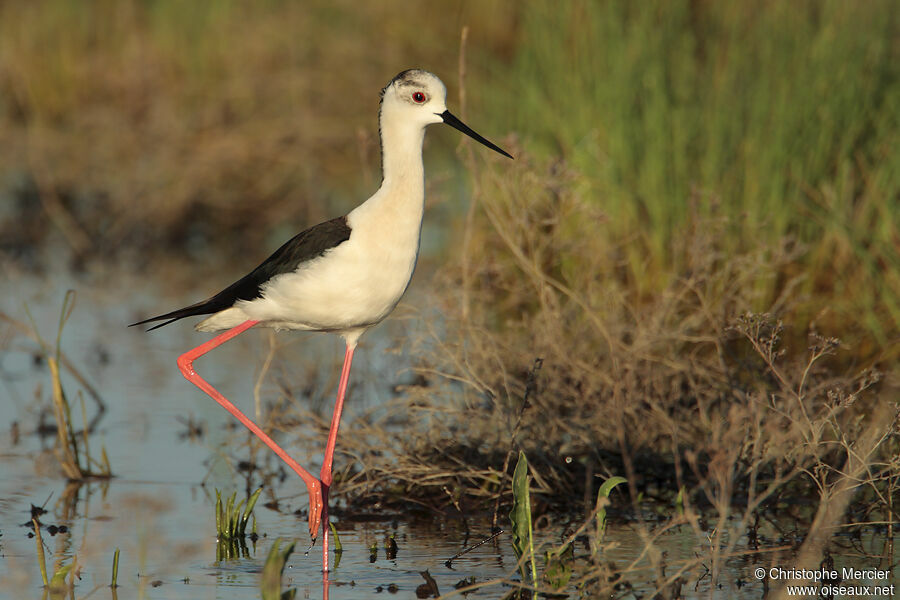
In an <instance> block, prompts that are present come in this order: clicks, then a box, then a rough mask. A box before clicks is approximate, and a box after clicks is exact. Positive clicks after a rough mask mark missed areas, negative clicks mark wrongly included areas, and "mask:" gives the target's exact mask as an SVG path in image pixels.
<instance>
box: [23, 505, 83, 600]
mask: <svg viewBox="0 0 900 600" xmlns="http://www.w3.org/2000/svg"><path fill="white" fill-rule="evenodd" d="M31 524H32V525H33V526H34V539H35V542H36V543H37V559H38V567H39V568H40V570H41V580H42V581H43V582H44V588H45V589H48V590H50V591H51V592H54V591H60V590H65V589H66V588H68V587H71V585H72V584H71V583H68V584H67V583H66V576H68V574H69V573H70V572H71V571H72V567H73V566H75V560H76V559H75V558H73V559H72V562H70V563H69V564H67V565H62V566H60V567H59V569H57V570H56V572H55V573H53V577H51V578H50V580H49V581H48V580H47V559H46V556H45V554H44V540H43V538H42V537H41V524H40V523H38V520H37V518H36V517H32V518H31Z"/></svg>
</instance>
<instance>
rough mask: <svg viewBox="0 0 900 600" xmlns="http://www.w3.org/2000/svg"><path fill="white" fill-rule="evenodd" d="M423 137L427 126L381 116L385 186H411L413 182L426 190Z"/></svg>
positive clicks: (383, 186) (382, 165)
mask: <svg viewBox="0 0 900 600" xmlns="http://www.w3.org/2000/svg"><path fill="white" fill-rule="evenodd" d="M386 121H387V122H386ZM390 121H393V122H390ZM424 139H425V128H424V127H422V126H421V125H418V124H415V123H409V122H403V121H401V122H397V119H388V118H386V117H385V116H384V115H382V116H381V167H382V175H383V180H382V182H381V187H382V188H386V187H394V186H397V185H401V186H403V187H406V188H407V189H408V187H407V186H411V185H412V186H419V187H422V189H423V192H424V189H425V171H424V167H423V166H422V143H423V141H424Z"/></svg>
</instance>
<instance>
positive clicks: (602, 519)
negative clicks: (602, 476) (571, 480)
mask: <svg viewBox="0 0 900 600" xmlns="http://www.w3.org/2000/svg"><path fill="white" fill-rule="evenodd" d="M626 481H627V480H626V479H625V478H624V477H619V476H615V477H610V478H609V479H607V480H606V481H604V482H603V485H601V486H600V491H599V492H597V507H596V508H595V509H594V510H595V512H596V514H597V516H596V519H597V528H596V529H595V530H594V536H593V537H592V539H591V541H590V542H591V556H592V557H596V556H597V554H598V553H599V552H600V542H602V541H603V536H604V534H605V533H606V505H607V504H609V494H610V492H612V491H613V488H615V487H616V486H617V485H619V484H620V483H625V482H626Z"/></svg>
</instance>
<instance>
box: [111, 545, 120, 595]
mask: <svg viewBox="0 0 900 600" xmlns="http://www.w3.org/2000/svg"><path fill="white" fill-rule="evenodd" d="M118 579H119V549H118V548H116V551H115V552H113V564H112V579H111V580H110V582H109V587H111V588H112V589H116V588H117V587H119V584H118Z"/></svg>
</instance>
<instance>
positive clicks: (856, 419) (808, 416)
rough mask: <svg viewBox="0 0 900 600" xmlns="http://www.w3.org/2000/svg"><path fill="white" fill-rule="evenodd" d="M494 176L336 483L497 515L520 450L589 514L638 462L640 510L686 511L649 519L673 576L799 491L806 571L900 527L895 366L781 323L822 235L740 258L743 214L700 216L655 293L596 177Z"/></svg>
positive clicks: (353, 499) (544, 483)
mask: <svg viewBox="0 0 900 600" xmlns="http://www.w3.org/2000/svg"><path fill="white" fill-rule="evenodd" d="M478 182H479V184H478V187H477V189H476V191H475V198H476V202H477V203H478V207H477V209H476V211H475V213H474V216H473V219H472V221H471V223H470V227H471V230H470V231H468V232H466V235H467V236H468V238H469V239H470V242H469V244H468V246H467V250H465V251H464V252H463V253H462V254H461V255H460V256H459V257H458V260H457V261H456V262H455V263H454V264H453V265H452V266H451V267H449V268H448V269H446V270H445V271H444V272H442V273H441V274H439V275H438V276H437V278H436V280H435V282H434V288H435V289H437V290H453V291H454V292H453V293H451V294H443V295H442V296H441V299H440V300H438V299H435V302H436V303H438V308H439V312H441V313H442V314H443V315H445V317H444V319H443V320H438V321H429V320H428V319H427V318H426V319H423V324H422V328H423V329H422V335H421V336H419V338H418V339H417V340H416V341H415V342H413V343H414V347H413V348H412V352H411V354H412V355H413V356H415V357H416V360H417V364H416V367H415V370H416V372H417V374H418V375H419V379H418V381H417V383H416V384H415V385H410V386H408V387H406V388H404V389H403V390H401V395H400V396H399V397H397V398H396V399H395V400H394V401H393V402H392V403H391V404H390V405H388V406H387V407H379V409H378V410H377V411H374V412H372V413H370V414H363V415H361V416H359V417H358V418H356V419H355V420H353V421H351V422H349V423H348V424H347V425H346V426H345V427H344V429H343V432H342V436H341V443H340V444H339V448H338V450H339V452H340V453H341V454H342V455H343V457H344V459H343V460H342V461H339V464H340V463H341V462H343V464H344V470H343V471H342V472H341V473H340V474H339V475H336V481H338V483H337V484H336V485H335V488H334V491H335V494H336V495H339V496H340V497H343V499H344V500H345V501H346V502H347V504H348V505H349V506H350V507H351V508H353V509H356V510H363V509H365V508H366V507H373V506H377V507H379V508H383V507H385V506H394V507H404V508H405V509H412V508H415V507H419V508H421V509H424V510H425V511H426V512H433V513H434V514H444V515H451V514H457V515H462V516H463V517H465V516H466V515H471V514H473V513H478V512H481V513H490V512H491V511H492V510H493V511H494V512H496V503H497V500H498V498H499V499H501V500H502V502H501V504H503V505H505V504H506V503H507V502H508V500H509V498H510V496H509V493H510V492H509V475H510V471H511V466H510V465H509V461H508V457H509V453H511V452H513V451H518V450H520V449H521V450H524V451H525V452H526V453H527V455H528V458H529V462H530V463H531V467H532V475H533V477H534V482H533V490H534V494H535V496H536V499H537V502H538V506H539V509H538V510H539V512H540V511H546V510H554V511H560V510H561V511H564V512H569V513H573V512H574V513H577V512H582V514H587V513H589V512H590V510H591V507H592V506H593V498H594V497H595V494H596V491H597V487H598V486H599V484H600V482H601V481H602V479H605V478H607V477H609V476H611V475H623V476H625V477H626V478H627V479H628V486H629V490H630V493H629V494H628V496H629V498H630V500H629V502H628V503H627V505H626V506H624V507H623V506H621V503H620V506H619V508H620V509H622V510H626V511H631V512H633V513H635V514H640V513H641V511H643V510H646V507H647V505H648V503H649V504H650V505H653V506H659V507H662V508H661V510H662V511H663V512H664V513H668V514H669V518H667V519H665V520H664V521H663V523H662V524H660V525H658V526H655V527H650V526H645V525H639V526H638V529H639V534H640V535H641V536H642V538H643V539H644V541H645V543H646V545H647V549H646V552H645V553H644V554H643V555H642V556H641V557H640V559H639V561H650V563H651V564H652V566H653V569H654V572H656V573H657V574H658V577H657V579H658V581H657V585H658V586H659V589H660V590H662V589H667V588H668V587H669V586H671V585H675V584H677V581H678V578H679V577H680V575H681V574H683V573H684V572H685V571H686V570H688V569H691V568H692V567H696V566H697V565H698V564H700V563H701V562H702V563H703V564H704V565H705V566H707V567H708V568H709V569H710V571H711V575H712V576H713V577H714V578H715V577H717V576H718V574H719V572H720V570H721V569H722V566H723V564H724V561H725V560H727V559H729V558H732V557H734V556H737V555H739V554H741V553H745V552H748V551H754V552H756V551H758V550H756V549H753V550H748V549H747V548H746V547H743V546H739V544H744V543H745V542H744V541H741V540H745V539H746V538H742V536H743V535H744V534H745V533H747V532H748V531H751V530H753V528H754V523H755V522H757V521H758V519H759V518H760V517H761V516H762V517H764V518H765V517H766V516H767V515H768V516H770V517H773V518H774V517H775V516H776V515H778V516H779V517H784V516H785V506H790V505H791V504H792V503H799V504H800V506H805V507H806V508H805V509H800V510H794V511H793V512H790V510H789V511H788V512H790V514H792V516H793V517H794V518H796V519H797V520H798V521H801V522H804V521H805V522H807V523H808V525H807V526H806V527H807V529H806V532H807V535H806V537H805V541H804V540H802V539H801V540H800V542H802V545H795V546H792V547H790V548H787V549H786V550H787V551H788V552H789V553H793V552H799V555H800V556H801V557H803V558H802V560H803V561H804V564H807V563H809V564H812V563H811V562H810V561H812V562H815V561H817V560H820V559H821V555H822V550H823V549H824V548H825V547H826V546H827V542H828V540H829V538H830V536H831V535H832V534H834V533H835V532H836V531H837V530H838V529H839V528H847V527H852V526H856V527H872V526H876V527H878V526H880V527H885V526H886V527H887V528H888V530H890V529H891V527H892V525H891V524H892V523H896V522H897V517H898V515H897V514H896V510H897V509H896V506H894V504H895V503H894V502H892V500H891V498H893V497H894V496H895V495H896V494H897V493H898V492H900V462H898V458H897V455H898V452H897V451H898V448H900V438H898V424H897V414H898V406H897V404H896V398H897V397H898V396H897V393H896V392H897V381H896V379H895V377H896V374H895V373H894V372H892V371H890V370H888V376H887V378H884V377H882V375H881V374H880V373H879V370H878V368H877V366H876V365H870V366H869V367H866V368H861V367H860V366H858V365H853V364H852V362H851V361H848V360H846V358H845V357H842V354H841V353H842V351H843V350H842V348H841V345H840V342H839V341H838V340H836V339H833V338H829V337H826V336H825V335H823V334H822V333H820V332H817V331H815V329H810V330H809V331H803V332H798V331H791V330H790V329H789V328H788V327H787V326H786V325H785V324H784V323H783V322H782V320H781V318H782V317H784V318H785V319H787V322H788V323H789V322H790V318H791V315H792V310H794V307H795V306H796V300H797V297H796V296H797V294H796V292H795V290H796V285H795V284H796V282H795V281H793V280H783V279H782V280H775V279H774V274H776V273H785V272H789V271H790V269H789V266H790V264H791V263H792V262H793V261H795V260H797V259H798V258H799V257H800V256H801V255H802V253H803V252H804V251H805V250H804V248H803V247H801V246H800V245H798V244H796V243H794V242H793V241H792V240H783V241H782V243H780V244H777V245H774V246H769V245H765V244H762V243H760V244H758V245H756V246H750V247H747V248H745V249H744V250H743V251H742V252H741V253H740V254H738V255H725V254H724V253H723V252H722V251H721V248H720V245H721V244H723V243H724V241H723V240H725V239H726V237H727V236H728V232H729V228H730V227H731V226H732V224H731V223H729V222H728V221H727V220H726V219H724V218H716V217H712V218H708V217H699V216H697V217H695V218H693V219H692V221H691V223H690V227H689V228H688V229H687V230H686V231H685V235H684V236H683V237H682V238H681V239H680V240H679V241H677V242H676V243H675V244H674V245H673V248H672V252H673V253H678V254H679V255H680V259H681V260H682V261H683V263H684V264H685V265H687V266H686V268H685V269H684V271H683V272H682V273H680V274H679V275H678V276H675V277H672V278H671V280H670V281H668V282H667V283H666V285H665V286H664V291H663V292H662V293H661V294H659V295H655V296H652V295H647V296H638V295H636V294H635V293H634V292H633V290H634V289H635V288H634V286H633V285H631V283H630V282H628V281H625V280H623V279H622V278H621V277H619V273H620V271H619V270H618V268H617V267H618V261H619V260H620V257H621V256H622V255H623V254H626V253H628V252H629V251H631V250H633V249H625V248H624V246H627V245H628V244H631V243H634V242H633V241H632V240H627V239H626V240H616V239H615V238H614V237H612V236H609V237H606V239H608V241H607V242H605V245H606V247H607V251H606V252H605V253H601V254H596V253H588V252H587V250H588V249H592V248H596V247H597V245H598V240H597V238H598V237H599V238H601V239H602V238H604V237H605V236H606V232H605V231H604V223H605V221H604V218H603V215H602V214H601V213H598V212H596V211H592V210H591V208H590V207H589V206H588V205H586V204H585V203H584V202H582V200H581V198H580V197H579V194H578V192H577V190H578V174H577V173H573V172H570V171H568V170H567V169H566V168H565V166H564V165H562V164H559V163H556V164H551V165H540V164H530V163H529V160H528V158H527V157H521V158H520V160H519V161H517V164H516V166H513V167H512V168H511V172H510V168H509V167H508V166H507V165H504V169H503V171H501V170H500V169H499V168H496V167H495V166H494V165H493V164H491V165H489V166H488V167H487V168H486V170H484V171H483V172H482V173H481V176H480V178H479V180H478ZM573 229H574V230H576V231H577V233H576V234H574V235H573ZM573 240H574V241H573ZM579 240H582V241H583V244H584V246H583V247H582V246H580V243H581V242H579ZM600 243H603V242H600ZM773 289H774V290H775V292H776V293H775V294H774V296H773V294H772V290H773ZM771 297H775V298H776V300H775V301H774V302H771V303H770V304H769V305H767V306H761V303H762V302H765V301H766V298H771ZM803 338H806V339H805V340H803ZM799 340H803V342H805V343H803V342H800V341H799ZM799 343H802V344H803V345H802V346H800V347H798V344H799ZM537 359H539V360H540V362H539V363H536V360H537ZM538 367H540V368H538ZM288 393H290V392H288ZM526 397H527V401H526V402H525V403H524V405H523V398H526ZM376 414H377V415H380V416H377V417H376V416H375V415H376ZM303 418H304V419H310V418H312V416H311V415H309V414H306V415H304V416H303ZM326 428H327V422H326V421H324V420H323V421H322V422H321V423H320V425H319V429H320V430H321V431H323V432H324V431H325V430H326ZM682 489H683V490H684V495H683V504H682V505H681V506H680V507H679V509H678V510H676V495H677V494H678V492H679V490H682ZM851 499H852V500H853V503H852V504H850V501H851ZM816 506H817V507H818V508H817V509H816V508H815V507H816ZM854 524H856V525H854ZM863 524H865V525H863ZM680 526H686V527H690V528H692V529H693V530H694V532H695V533H696V536H697V539H698V540H701V541H702V542H703V544H704V545H705V546H707V547H708V548H709V552H708V554H705V555H704V556H702V557H700V558H698V559H697V560H696V561H691V562H690V563H689V564H679V565H672V564H669V565H668V569H667V568H666V564H665V559H664V558H663V557H662V556H661V555H660V553H659V551H658V550H654V548H655V547H656V546H655V544H654V540H655V539H656V538H657V537H658V536H660V535H662V534H663V533H664V532H665V531H667V530H668V529H669V528H672V527H680ZM800 542H798V544H800ZM762 550H763V551H765V550H766V549H765V548H763V549H762ZM809 557H812V558H809ZM798 560H799V559H798ZM635 568H637V567H636V565H631V566H628V567H625V566H620V567H618V568H617V570H615V572H614V573H611V572H609V569H610V567H609V565H607V564H590V565H587V568H586V569H584V570H583V571H582V572H581V576H580V577H581V579H580V580H579V581H580V582H581V583H582V584H584V585H585V586H586V588H585V589H594V590H595V591H598V590H601V589H605V586H606V585H607V583H608V582H609V581H613V582H616V581H622V580H623V578H627V576H628V572H629V570H632V569H635ZM610 577H612V579H610ZM609 585H612V584H609ZM670 591H671V590H670Z"/></svg>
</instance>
